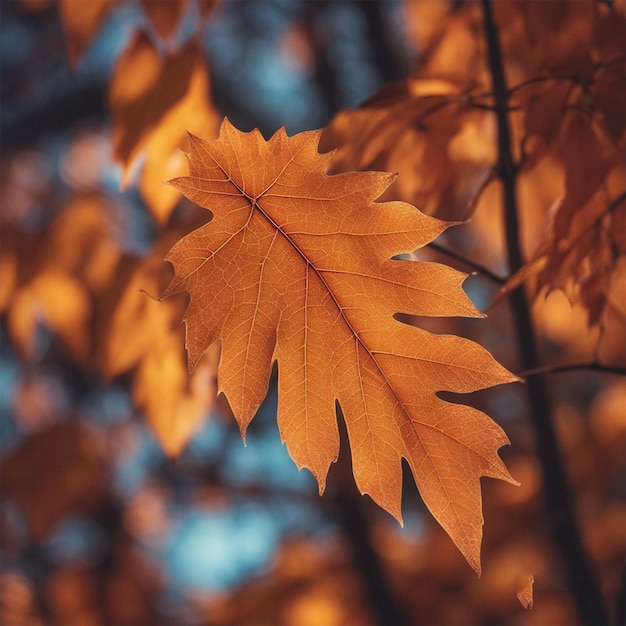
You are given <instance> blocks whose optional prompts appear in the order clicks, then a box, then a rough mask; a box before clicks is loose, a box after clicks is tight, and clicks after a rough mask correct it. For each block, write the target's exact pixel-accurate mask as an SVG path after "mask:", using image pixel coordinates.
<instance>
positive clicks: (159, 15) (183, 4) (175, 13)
mask: <svg viewBox="0 0 626 626" xmlns="http://www.w3.org/2000/svg"><path fill="white" fill-rule="evenodd" d="M188 4H189V0H167V2H162V1H156V2H155V0H141V5H142V7H143V10H144V11H145V12H146V14H147V15H148V18H149V19H150V22H151V23H152V26H154V29H155V30H156V32H157V33H158V35H159V36H160V37H161V38H162V39H166V40H167V39H170V38H171V37H172V35H174V34H175V33H176V30H177V28H178V26H179V22H180V20H181V18H182V16H183V15H184V14H185V11H186V10H187V5H188Z"/></svg>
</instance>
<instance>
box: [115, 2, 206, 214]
mask: <svg viewBox="0 0 626 626" xmlns="http://www.w3.org/2000/svg"><path fill="white" fill-rule="evenodd" d="M150 4H154V3H150ZM208 94H209V76H208V70H207V67H206V63H205V61H204V58H203V54H202V51H201V50H200V48H199V47H198V45H197V44H196V43H194V42H191V43H189V44H187V45H186V46H185V47H184V48H183V49H182V50H180V52H177V53H175V54H172V55H170V56H167V57H163V56H161V55H160V54H159V52H158V50H157V49H156V48H155V47H154V45H153V44H152V42H151V41H150V39H149V38H148V37H147V36H146V35H145V34H144V33H141V32H139V33H137V34H136V35H135V38H134V39H133V41H132V42H131V44H130V45H129V46H128V48H127V49H126V50H125V51H124V52H123V54H122V55H121V56H120V59H119V60H118V63H117V66H116V68H115V72H114V75H113V78H112V80H111V84H110V88H109V102H110V106H111V110H112V112H113V115H114V118H115V127H114V130H113V153H114V157H115V159H116V160H117V161H118V162H119V163H120V164H121V165H122V166H123V168H124V178H125V181H128V177H129V175H130V168H131V166H132V164H133V163H134V161H135V159H136V158H137V157H138V156H139V154H140V153H141V152H145V154H146V162H145V165H144V168H143V171H142V175H141V191H142V194H143V196H144V197H145V199H146V201H147V202H148V205H149V208H150V209H151V211H152V213H153V215H154V217H155V218H156V219H157V220H159V222H161V223H163V222H165V221H166V220H167V218H168V217H169V214H170V213H171V211H172V209H173V208H174V206H175V204H176V202H177V201H178V199H179V197H180V196H179V194H178V193H176V192H175V191H174V190H173V189H167V188H164V187H163V186H162V185H161V183H162V182H163V181H165V180H167V179H168V178H171V177H172V176H177V175H180V174H182V173H183V170H184V158H183V156H182V155H181V154H180V148H181V147H183V146H184V145H185V141H186V132H185V128H187V129H190V130H191V131H193V132H202V133H203V134H207V135H211V134H213V133H214V132H215V130H216V128H217V115H216V113H215V111H214V109H213V108H212V106H211V104H210V102H209V99H208Z"/></svg>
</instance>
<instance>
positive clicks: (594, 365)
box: [518, 361, 626, 379]
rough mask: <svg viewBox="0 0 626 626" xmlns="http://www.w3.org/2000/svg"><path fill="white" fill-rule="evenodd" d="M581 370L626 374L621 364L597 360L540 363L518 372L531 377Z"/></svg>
mask: <svg viewBox="0 0 626 626" xmlns="http://www.w3.org/2000/svg"><path fill="white" fill-rule="evenodd" d="M581 370H587V371H595V372H604V373H606V374H621V375H622V376H626V367H623V366H621V365H603V364H602V363H598V362H597V361H592V362H590V363H557V364H556V365H540V366H538V367H533V368H531V369H529V370H525V371H523V372H521V373H520V374H518V376H519V377H520V378H524V379H525V378H531V377H533V376H541V375H543V374H561V373H562V372H576V371H581Z"/></svg>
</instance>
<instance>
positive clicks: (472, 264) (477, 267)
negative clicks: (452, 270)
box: [428, 241, 506, 285]
mask: <svg viewBox="0 0 626 626" xmlns="http://www.w3.org/2000/svg"><path fill="white" fill-rule="evenodd" d="M428 246H429V247H430V248H432V249H433V250H436V251H437V252H439V253H441V254H445V255H446V256H448V257H450V258H451V259H454V260H455V261H458V262H459V263H462V264H463V265H466V266H467V267H469V268H471V269H473V270H474V271H475V272H476V273H478V274H481V275H482V276H484V277H485V278H488V279H489V280H492V281H493V282H494V283H497V284H498V285H504V283H505V282H506V278H503V277H502V276H498V274H496V273H495V272H493V271H491V270H490V269H489V268H488V267H485V266H484V265H482V264H481V263H477V262H476V261H473V260H472V259H470V258H468V257H466V256H464V255H462V254H461V253H460V252H456V251H455V250H450V249H448V248H445V247H444V246H442V245H441V244H439V243H436V242H434V241H433V242H431V243H429V244H428Z"/></svg>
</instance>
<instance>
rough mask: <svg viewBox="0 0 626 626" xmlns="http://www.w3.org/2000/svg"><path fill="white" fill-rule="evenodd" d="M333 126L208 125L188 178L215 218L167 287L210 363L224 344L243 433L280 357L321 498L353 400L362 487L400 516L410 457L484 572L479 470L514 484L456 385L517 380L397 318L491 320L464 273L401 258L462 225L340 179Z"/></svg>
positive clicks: (184, 187)
mask: <svg viewBox="0 0 626 626" xmlns="http://www.w3.org/2000/svg"><path fill="white" fill-rule="evenodd" d="M320 134H321V131H310V132H305V133H301V134H299V135H295V136H294V137H287V135H286V133H285V131H284V129H282V130H280V131H278V132H277V133H276V134H275V135H274V136H273V137H272V138H271V139H270V140H269V141H267V142H265V141H264V140H263V138H262V136H261V134H260V133H259V132H258V131H252V132H251V133H247V134H246V133H241V132H239V131H238V130H237V129H235V128H234V127H233V126H232V125H231V124H230V123H229V122H228V121H227V120H225V121H224V122H223V124H222V127H221V131H220V136H219V139H217V140H215V141H211V142H209V141H205V140H203V139H200V138H198V137H194V136H191V138H190V145H191V150H190V153H189V155H188V158H189V167H190V176H189V177H185V178H177V179H174V180H173V181H171V184H173V185H174V186H175V187H176V188H177V189H179V190H180V191H181V192H182V193H183V194H184V195H185V196H187V197H188V198H189V199H190V200H192V201H194V202H196V203H197V204H199V205H200V206H202V207H204V208H206V209H209V210H210V211H211V212H212V213H213V214H214V219H213V220H212V221H210V222H209V223H207V224H205V225H204V226H202V227H201V228H199V229H198V230H196V231H194V232H192V233H190V234H188V235H186V236H185V237H183V238H182V239H181V240H180V241H179V242H178V243H176V245H175V246H174V247H173V248H172V249H171V251H170V252H169V254H168V255H167V257H166V260H168V261H170V262H171V263H172V264H173V266H174V270H175V273H174V278H173V279H172V282H171V283H170V285H169V286H168V288H167V289H166V290H165V292H164V293H163V296H162V297H163V298H165V297H168V296H171V295H172V294H175V293H179V292H181V291H188V292H189V294H190V304H189V307H188V309H187V311H186V314H185V317H184V320H185V323H186V347H187V351H188V357H189V365H190V367H191V368H193V367H194V366H195V365H196V363H198V360H199V359H200V357H201V356H202V354H203V353H204V352H205V350H206V349H207V348H208V347H209V346H210V345H211V344H212V343H213V342H215V341H217V340H218V339H219V340H220V341H221V344H222V355H221V359H220V364H219V371H218V389H219V390H220V391H221V392H223V393H224V394H225V396H226V397H227V399H228V401H229V403H230V405H231V407H232V410H233V413H234V415H235V417H236V419H237V420H238V423H239V426H240V429H241V432H242V434H244V435H245V431H246V428H247V426H248V424H249V423H250V421H251V419H252V418H253V416H254V414H255V412H256V410H257V409H258V407H259V404H260V403H261V401H262V400H263V398H264V396H265V394H266V392H267V388H268V383H269V377H270V371H271V368H272V364H273V362H275V361H276V362H277V363H278V396H279V400H278V425H279V429H280V433H281V437H282V440H283V441H284V442H285V443H286V444H287V447H288V449H289V453H290V454H291V457H292V458H293V459H294V461H295V462H296V464H297V465H298V467H300V468H301V467H306V468H308V469H309V470H311V472H312V473H313V474H314V476H315V477H316V479H317V481H318V483H319V487H320V492H322V491H323V489H324V486H325V480H326V475H327V472H328V468H329V466H330V464H331V463H332V462H333V461H335V460H336V459H337V456H338V451H339V431H338V427H337V415H336V407H335V402H336V401H338V403H339V405H340V406H341V409H342V412H343V415H344V419H345V422H346V427H347V431H348V436H349V440H350V446H351V451H352V458H353V471H354V476H355V480H356V484H357V486H358V488H359V490H360V491H361V493H364V494H365V493H367V494H369V495H370V496H371V497H372V499H373V500H374V501H375V502H377V503H378V504H379V505H380V506H381V507H383V508H384V509H386V510H387V511H389V512H390V513H391V514H392V515H394V516H395V517H396V518H397V519H398V520H399V521H401V519H402V518H401V511H400V504H401V491H402V466H401V461H402V458H405V459H406V460H407V461H408V463H409V466H410V467H411V470H412V472H413V475H414V477H415V481H416V484H417V486H418V489H419V491H420V494H421V495H422V498H423V500H424V502H425V503H426V505H427V506H428V508H429V509H430V511H431V512H432V513H433V515H434V516H435V518H436V519H437V520H438V521H439V523H440V524H441V525H442V526H443V527H444V529H445V530H446V531H447V532H448V534H449V535H450V536H451V537H452V539H453V541H454V542H455V543H456V545H457V546H458V547H459V549H460V550H461V552H462V553H463V554H464V555H465V557H466V559H467V560H468V562H469V563H470V565H471V566H472V567H473V568H474V569H475V570H476V571H477V572H480V542H481V537H482V524H483V517H482V511H481V493H480V481H479V479H480V477H481V476H491V477H495V478H500V479H502V480H506V481H509V482H515V481H514V480H513V479H512V478H511V476H510V475H509V472H508V471H507V469H506V467H505V466H504V464H503V463H502V461H501V459H500V458H499V457H498V455H497V450H498V448H500V447H501V446H502V445H504V444H506V443H508V439H507V437H506V435H505V434H504V432H503V431H502V429H501V428H500V427H499V426H498V425H497V424H495V423H494V422H493V421H491V420H490V419H489V418H488V417H487V416H486V415H485V414H483V413H481V412H480V411H478V410H476V409H474V408H471V407H468V406H464V405H459V404H451V403H448V402H445V401H443V400H441V399H440V398H438V397H437V393H438V392H439V391H444V390H446V391H453V392H458V393H467V392H471V391H474V390H476V389H482V388H485V387H489V386H492V385H496V384H499V383H505V382H511V381H514V380H516V378H515V377H514V376H513V375H512V374H510V373H509V372H508V371H506V370H505V369H504V368H503V367H502V366H501V365H499V364H498V363H497V362H496V361H495V360H494V359H493V357H492V356H491V355H490V354H489V353H488V352H487V351H486V350H485V349H483V348H481V347H480V346H479V345H477V344H475V343H473V342H471V341H468V340H466V339H463V338H460V337H456V336H451V335H443V336H438V335H433V334H431V333H428V332H426V331H424V330H422V329H419V328H416V327H414V326H408V325H406V324H404V323H402V322H400V321H397V320H396V319H394V317H393V316H394V314H396V313H407V314H411V315H417V316H420V315H426V316H459V315H462V316H473V317H480V316H481V315H482V314H481V313H480V312H479V311H478V310H477V309H476V308H475V307H474V306H473V304H472V303H471V302H470V301H469V299H468V298H467V297H466V296H465V294H464V293H463V291H462V288H461V283H462V282H463V280H464V279H465V276H466V275H465V274H462V273H460V272H458V271H456V270H453V269H452V268H450V267H447V266H445V265H439V264H436V263H420V262H411V261H404V260H399V259H396V258H393V257H395V256H396V255H399V254H401V253H406V252H409V251H412V250H414V249H416V248H419V247H421V246H423V245H425V244H426V243H428V242H430V241H431V240H432V239H434V238H435V237H436V236H437V235H439V234H440V233H441V232H442V231H443V230H445V229H446V228H447V227H448V226H449V225H450V223H446V222H442V221H439V220H436V219H433V218H430V217H427V216H426V215H424V214H422V213H420V212H419V211H418V210H417V209H416V208H415V207H413V206H411V205H409V204H406V203H403V202H386V203H375V202H374V200H375V199H376V198H378V197H379V196H380V195H381V194H382V193H383V191H384V190H385V189H386V188H387V187H388V186H389V185H390V184H391V182H392V181H393V180H394V178H395V176H394V175H392V174H387V173H384V172H351V173H346V174H340V175H336V176H328V175H327V174H326V173H325V170H326V167H327V166H328V163H329V160H330V158H331V155H329V154H319V153H318V151H317V146H318V142H319V137H320Z"/></svg>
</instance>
